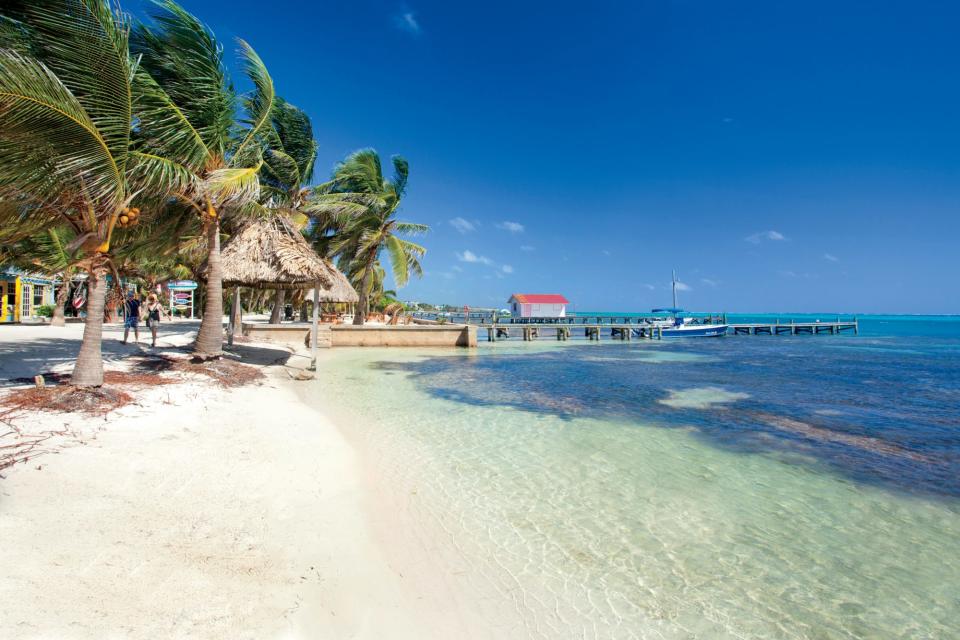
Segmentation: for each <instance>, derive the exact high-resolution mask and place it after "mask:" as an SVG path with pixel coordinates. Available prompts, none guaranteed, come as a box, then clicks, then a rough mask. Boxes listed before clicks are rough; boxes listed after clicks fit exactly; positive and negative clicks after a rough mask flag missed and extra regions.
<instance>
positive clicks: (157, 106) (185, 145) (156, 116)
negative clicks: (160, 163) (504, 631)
mask: <svg viewBox="0 0 960 640" xmlns="http://www.w3.org/2000/svg"><path fill="white" fill-rule="evenodd" d="M134 88H135V96H136V97H135V99H134V113H135V115H136V117H137V121H138V123H137V124H138V126H137V134H138V135H137V140H136V148H138V149H141V150H142V151H144V152H146V153H150V154H152V155H159V156H163V157H165V158H169V159H171V160H173V161H175V162H176V163H177V164H180V165H182V166H184V167H186V168H188V169H189V170H191V171H193V172H195V173H199V172H201V171H203V169H204V167H205V165H206V163H207V160H208V158H209V156H210V150H209V149H208V148H207V146H206V144H205V143H204V141H203V137H202V136H201V135H200V132H199V131H197V129H196V128H195V127H194V126H193V124H192V123H191V122H190V120H189V119H188V118H187V116H186V114H185V113H184V112H183V110H182V109H181V108H180V107H179V106H178V105H177V104H176V103H174V101H173V99H172V98H171V97H170V95H169V94H168V93H167V92H166V91H164V90H163V88H161V87H160V85H159V84H157V82H156V80H154V79H153V77H151V76H150V74H149V73H147V71H146V70H144V69H138V70H137V73H136V74H135V75H134Z"/></svg>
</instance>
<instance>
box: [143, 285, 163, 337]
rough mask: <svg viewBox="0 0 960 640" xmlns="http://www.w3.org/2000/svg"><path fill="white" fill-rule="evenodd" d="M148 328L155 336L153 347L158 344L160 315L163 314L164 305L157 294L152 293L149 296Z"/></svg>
mask: <svg viewBox="0 0 960 640" xmlns="http://www.w3.org/2000/svg"><path fill="white" fill-rule="evenodd" d="M146 311H147V328H148V329H150V334H151V335H152V336H153V342H152V343H151V344H150V346H151V347H156V346H157V328H158V327H159V325H160V316H161V315H163V305H162V304H160V301H159V300H157V296H156V294H153V293H151V294H150V295H148V296H147V309H146Z"/></svg>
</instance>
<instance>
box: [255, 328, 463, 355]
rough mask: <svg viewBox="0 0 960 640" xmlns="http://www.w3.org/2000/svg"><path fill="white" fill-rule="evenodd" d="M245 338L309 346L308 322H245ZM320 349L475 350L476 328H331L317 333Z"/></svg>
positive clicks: (320, 329) (293, 345) (322, 329)
mask: <svg viewBox="0 0 960 640" xmlns="http://www.w3.org/2000/svg"><path fill="white" fill-rule="evenodd" d="M243 335H244V336H245V337H248V338H250V339H251V340H258V341H263V342H274V343H277V344H284V345H288V346H291V347H294V348H299V347H303V346H304V345H309V341H308V337H309V335H310V325H309V324H307V323H290V324H264V323H260V322H244V323H243ZM317 344H318V346H319V347H320V348H322V349H325V348H329V347H475V346H477V328H476V327H475V326H464V325H421V324H416V325H398V326H389V325H364V326H353V325H343V324H338V325H330V324H321V325H320V326H319V331H318V332H317Z"/></svg>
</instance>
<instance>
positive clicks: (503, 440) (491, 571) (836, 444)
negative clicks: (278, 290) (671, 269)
mask: <svg viewBox="0 0 960 640" xmlns="http://www.w3.org/2000/svg"><path fill="white" fill-rule="evenodd" d="M890 322H892V323H893V326H894V327H895V330H886V331H885V330H883V329H882V328H870V327H868V328H865V330H864V331H863V334H864V335H861V336H860V337H852V336H851V337H846V336H803V337H786V336H781V337H763V336H759V337H754V336H750V337H727V338H722V339H708V340H702V341H697V340H688V341H683V340H681V341H675V342H670V341H662V342H650V341H642V342H641V341H634V342H631V343H620V342H616V343H612V342H606V343H600V344H592V343H576V342H570V343H556V342H539V343H526V344H525V343H512V344H507V343H497V344H496V345H492V346H491V345H483V346H482V347H481V348H479V349H476V350H471V351H470V352H466V351H464V352H450V351H407V350H400V349H391V350H386V349H375V350H374V349H371V350H364V349H355V350H333V351H331V352H329V354H327V356H326V357H327V360H326V362H325V363H324V369H325V370H327V371H329V372H330V374H331V375H327V376H324V377H323V379H322V380H320V381H318V382H317V384H316V388H314V389H313V390H311V394H312V397H313V398H315V399H316V400H317V402H318V403H322V405H323V406H324V408H325V410H329V411H333V412H334V413H339V412H342V413H343V415H350V414H351V413H352V414H354V415H355V414H357V413H359V414H360V415H361V416H362V418H363V419H361V420H348V421H343V420H341V421H339V422H340V423H341V424H345V425H346V426H345V428H346V429H348V430H349V431H350V432H349V433H348V434H347V435H348V437H350V438H351V439H352V440H354V442H356V443H358V444H359V445H360V447H361V448H362V449H364V450H365V451H366V452H367V454H368V456H369V457H368V459H369V460H371V461H372V463H373V464H374V465H376V466H377V468H378V469H379V474H380V475H381V478H382V483H383V486H384V487H389V489H388V490H389V491H393V492H396V494H397V495H402V496H407V498H405V499H407V500H408V501H412V500H413V498H411V497H410V496H415V501H416V502H415V504H416V508H415V510H416V514H415V515H416V517H417V518H422V519H425V520H429V521H430V522H427V523H425V526H434V525H435V526H437V527H438V528H439V529H440V530H442V531H443V532H444V536H445V539H447V540H448V541H449V543H450V545H452V546H453V547H455V548H456V550H457V553H458V554H461V555H462V556H463V557H467V558H469V559H470V566H471V571H472V572H473V573H474V574H475V575H476V577H477V579H478V580H482V581H484V582H485V583H487V584H489V585H490V586H491V587H492V590H493V592H495V593H497V594H500V596H501V597H502V598H504V599H505V600H509V602H510V605H511V606H512V607H513V608H514V609H515V610H516V611H517V612H518V613H519V614H520V615H521V616H522V618H523V620H524V626H523V628H522V630H515V631H514V632H511V633H510V634H505V635H504V637H543V638H580V637H584V638H594V637H596V638H689V637H703V638H741V637H745V638H918V637H925V638H948V637H960V473H958V471H960V418H958V407H960V357H958V356H960V338H958V337H957V336H960V322H958V321H956V320H955V321H954V322H953V324H952V326H951V325H946V326H950V327H951V330H944V326H945V325H942V324H940V323H939V321H937V322H938V323H937V324H936V325H935V326H934V327H933V328H932V329H927V328H926V325H925V324H924V323H921V324H920V325H904V324H903V323H902V322H899V323H898V321H897V320H896V319H893V320H890ZM398 535H399V533H398Z"/></svg>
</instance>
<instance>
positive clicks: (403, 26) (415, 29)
mask: <svg viewBox="0 0 960 640" xmlns="http://www.w3.org/2000/svg"><path fill="white" fill-rule="evenodd" d="M393 23H394V24H395V25H396V26H397V28H398V29H400V30H401V31H406V32H407V33H412V34H413V35H420V32H421V31H422V29H421V28H420V23H419V22H417V16H416V15H414V13H413V12H412V11H404V12H403V13H401V14H400V15H398V16H396V17H395V18H394V19H393Z"/></svg>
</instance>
